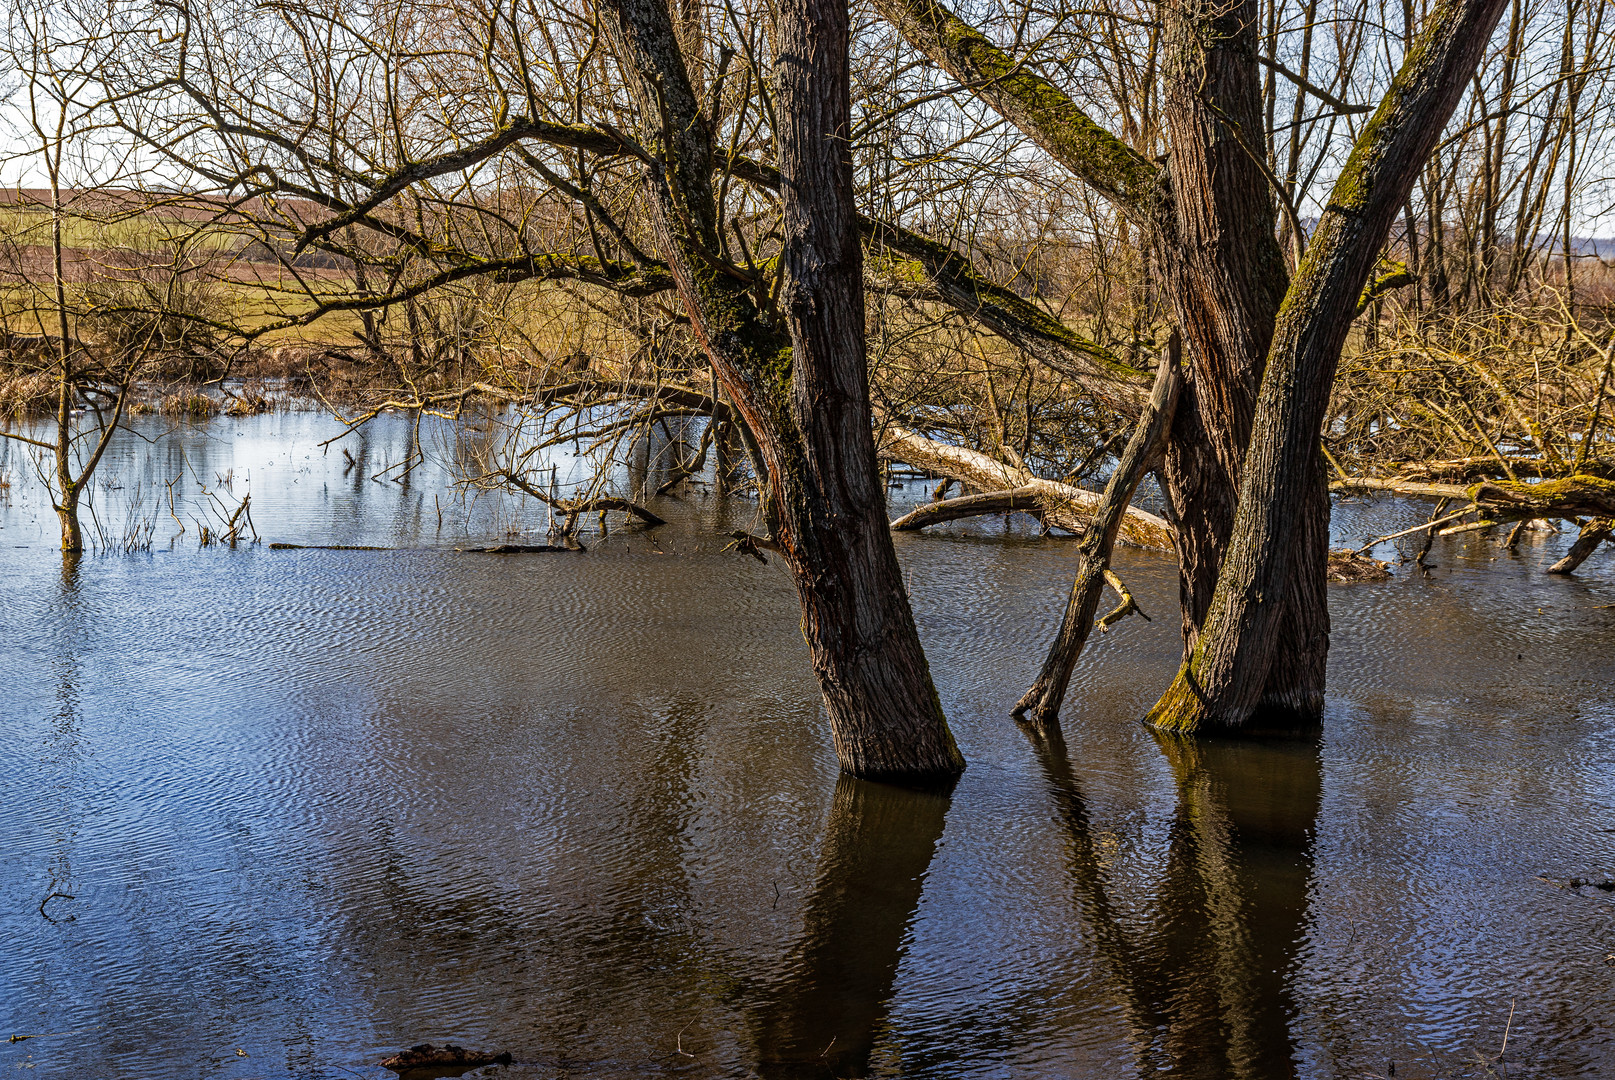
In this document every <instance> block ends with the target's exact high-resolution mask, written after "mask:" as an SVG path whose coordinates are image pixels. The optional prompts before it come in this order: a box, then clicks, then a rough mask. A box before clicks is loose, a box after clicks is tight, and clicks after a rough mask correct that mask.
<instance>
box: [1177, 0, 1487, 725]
mask: <svg viewBox="0 0 1615 1080" xmlns="http://www.w3.org/2000/svg"><path fill="white" fill-rule="evenodd" d="M1505 2H1506V0H1446V2H1445V3H1440V4H1437V5H1436V6H1435V7H1434V8H1433V9H1432V10H1431V12H1430V14H1429V16H1428V20H1427V22H1426V27H1425V30H1424V31H1423V32H1422V33H1421V34H1420V35H1419V38H1418V40H1416V41H1415V42H1414V43H1413V45H1412V47H1411V48H1410V49H1409V50H1408V54H1407V59H1406V60H1405V61H1404V63H1403V67H1402V70H1401V72H1399V73H1398V75H1397V77H1396V79H1395V81H1394V82H1393V83H1392V87H1391V91H1390V93H1389V94H1387V96H1386V98H1385V100H1384V101H1383V102H1382V103H1381V104H1380V107H1379V109H1378V110H1377V111H1376V112H1375V114H1374V117H1373V119H1372V120H1370V121H1369V123H1368V125H1367V126H1366V128H1365V130H1364V132H1363V134H1362V135H1361V136H1360V137H1359V138H1358V140H1357V145H1356V146H1355V147H1354V149H1353V151H1352V155H1351V157H1350V158H1349V159H1348V160H1347V162H1346V165H1345V168H1344V169H1343V170H1342V172H1341V176H1340V179H1339V180H1338V181H1337V182H1336V184H1335V188H1334V191H1333V192H1332V193H1331V196H1330V199H1329V202H1328V204H1327V205H1328V209H1327V210H1326V211H1325V213H1324V215H1323V217H1322V219H1321V220H1320V221H1319V223H1318V228H1317V230H1316V232H1315V233H1314V236H1313V239H1312V241H1311V244H1310V246H1309V247H1308V249H1307V253H1306V257H1305V258H1304V259H1303V260H1302V263H1301V266H1300V268H1299V269H1298V271H1297V275H1296V280H1295V282H1294V283H1293V285H1292V286H1291V288H1290V290H1289V293H1288V295H1287V296H1286V298H1285V303H1284V307H1283V309H1282V310H1281V312H1280V314H1279V321H1278V326H1277V331H1276V333H1275V335H1274V343H1273V347H1272V349H1271V353H1270V356H1269V360H1268V364H1267V370H1266V372H1265V373H1264V375H1263V379H1262V385H1261V395H1260V398H1259V400H1258V407H1257V414H1256V421H1255V424H1254V429H1253V431H1252V434H1251V439H1250V447H1249V450H1248V452H1247V453H1246V457H1245V463H1244V469H1243V475H1242V476H1241V478H1240V494H1239V503H1238V510H1237V512H1236V514H1235V519H1234V528H1233V533H1232V536H1231V538H1230V542H1229V545H1228V550H1227V555H1226V556H1225V558H1224V559H1223V563H1222V567H1221V570H1220V573H1219V575H1218V580H1217V587H1216V590H1215V592H1214V594H1213V596H1212V601H1211V606H1210V608H1209V609H1208V611H1207V614H1206V621H1205V624H1204V626H1203V627H1202V630H1201V633H1200V636H1199V638H1198V640H1197V641H1196V642H1195V645H1194V649H1193V651H1192V652H1191V654H1190V656H1189V658H1188V659H1187V660H1186V661H1185V662H1184V664H1183V666H1182V668H1181V669H1180V670H1179V672H1178V675H1177V678H1176V679H1174V680H1173V683H1172V685H1171V686H1170V687H1169V688H1168V690H1167V692H1166V693H1165V694H1164V695H1163V696H1162V698H1161V700H1160V701H1159V702H1158V703H1157V704H1156V706H1155V708H1154V709H1153V710H1152V711H1151V713H1150V716H1149V719H1150V721H1151V722H1152V723H1154V724H1156V725H1157V726H1160V727H1163V728H1167V729H1170V730H1174V731H1203V730H1215V729H1229V728H1239V729H1247V730H1248V727H1249V725H1250V722H1251V721H1252V720H1253V719H1256V722H1257V723H1259V724H1260V723H1263V721H1262V720H1261V719H1259V718H1255V717H1254V716H1253V714H1254V713H1255V712H1256V710H1257V709H1258V706H1259V705H1261V704H1263V703H1264V701H1263V699H1264V690H1265V688H1266V687H1267V685H1268V681H1269V678H1270V675H1271V674H1272V673H1273V672H1274V670H1275V668H1277V667H1279V666H1280V665H1281V664H1282V662H1283V661H1282V651H1283V650H1284V649H1285V648H1288V647H1290V645H1291V644H1292V642H1291V640H1290V639H1291V637H1292V636H1293V634H1294V630H1293V629H1292V628H1291V627H1290V626H1287V625H1286V616H1289V615H1290V614H1291V613H1292V612H1293V611H1294V610H1295V609H1296V608H1298V607H1302V606H1305V605H1307V604H1309V603H1310V602H1311V601H1310V599H1309V598H1308V597H1307V595H1306V594H1305V593H1301V592H1298V590H1297V588H1296V574H1295V567H1296V564H1297V560H1298V557H1299V558H1303V559H1304V558H1306V557H1308V556H1310V553H1311V552H1310V547H1311V545H1312V544H1315V543H1316V537H1315V535H1314V534H1313V533H1312V532H1311V530H1312V529H1313V528H1315V527H1316V524H1317V523H1316V521H1315V516H1316V515H1315V510H1314V508H1315V507H1316V506H1317V504H1318V502H1319V500H1321V499H1323V498H1326V496H1325V495H1324V494H1323V491H1324V488H1323V470H1322V466H1321V463H1320V461H1319V457H1320V455H1319V452H1318V436H1319V431H1320V429H1321V426H1322V423H1323V415H1324V411H1325V409H1326V408H1327V406H1328V400H1329V390H1330V387H1331V385H1332V384H1333V381H1334V374H1335V367H1336V364H1337V363H1338V361H1339V359H1340V349H1341V346H1342V344H1343V343H1344V341H1345V337H1346V332H1347V331H1348V330H1349V329H1350V327H1351V322H1352V319H1353V318H1354V317H1355V314H1356V309H1357V301H1358V298H1359V297H1360V296H1361V295H1362V291H1363V287H1364V285H1365V283H1366V282H1367V280H1368V275H1369V272H1370V271H1371V270H1372V269H1373V266H1374V261H1375V260H1376V259H1377V258H1378V256H1379V251H1380V248H1381V247H1382V246H1383V244H1384V242H1385V236H1386V234H1387V233H1388V231H1389V229H1390V226H1391V222H1392V219H1393V218H1394V216H1395V215H1396V213H1397V211H1398V209H1399V208H1400V207H1401V206H1402V204H1403V202H1404V201H1405V200H1406V198H1407V196H1408V193H1409V191H1410V190H1411V188H1412V185H1413V182H1414V180H1415V179H1416V177H1417V176H1418V173H1419V170H1420V169H1421V168H1422V167H1423V165H1424V163H1425V161H1426V160H1427V159H1428V157H1429V154H1430V151H1431V149H1432V148H1433V147H1434V145H1435V141H1436V139H1437V138H1438V137H1439V135H1440V133H1441V129H1442V128H1443V127H1444V126H1445V124H1446V121H1447V119H1448V117H1449V116H1451V114H1452V110H1453V108H1454V107H1455V106H1456V105H1457V103H1458V99H1459V98H1460V97H1461V96H1462V94H1463V91H1464V87H1465V83H1466V81H1467V80H1468V78H1469V76H1470V75H1471V74H1472V73H1473V71H1474V69H1475V65H1476V63H1478V61H1479V58H1480V54H1481V51H1482V49H1484V47H1485V45H1486V41H1487V38H1488V36H1489V35H1490V33H1491V30H1492V28H1493V27H1494V26H1495V25H1496V22H1497V18H1498V16H1499V14H1500V13H1501V11H1502V7H1503V4H1504V3H1505ZM1320 577H1321V575H1320ZM1320 588H1321V585H1320ZM1320 685H1321V684H1320ZM1275 704H1280V705H1282V704H1283V703H1282V702H1280V703H1275ZM1308 711H1310V707H1308V708H1307V709H1304V710H1303V712H1302V714H1300V715H1299V716H1292V717H1291V719H1296V718H1299V719H1310V718H1311V717H1310V716H1308V715H1306V713H1307V712H1308ZM1264 726H1265V725H1264Z"/></svg>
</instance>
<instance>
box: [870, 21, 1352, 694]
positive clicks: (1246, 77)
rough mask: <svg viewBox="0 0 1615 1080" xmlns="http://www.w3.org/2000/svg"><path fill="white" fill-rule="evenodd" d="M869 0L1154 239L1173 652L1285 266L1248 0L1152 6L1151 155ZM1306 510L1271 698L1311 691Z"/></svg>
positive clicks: (1317, 572) (1008, 70)
mask: <svg viewBox="0 0 1615 1080" xmlns="http://www.w3.org/2000/svg"><path fill="white" fill-rule="evenodd" d="M875 6H876V8H877V10H879V11H880V13H881V15H882V17H884V18H885V19H887V20H888V21H889V22H891V23H892V24H893V25H894V26H895V27H897V29H898V30H899V31H900V32H901V33H902V34H903V36H904V37H905V38H906V39H907V40H908V41H909V43H910V44H911V45H913V46H914V47H915V48H917V49H919V50H920V51H921V52H924V53H925V54H926V55H927V56H928V57H930V59H931V60H933V61H934V62H935V63H937V64H938V65H939V66H941V67H942V68H944V69H945V70H947V71H948V72H949V73H950V74H951V75H953V76H954V77H955V78H957V79H958V80H959V81H960V82H961V83H962V84H964V85H965V86H968V87H970V89H971V92H972V93H974V94H976V95H977V96H978V97H980V98H981V99H982V100H983V101H984V102H986V103H987V104H988V105H990V106H992V107H993V108H994V109H996V110H997V111H998V112H999V113H1000V114H1001V115H1003V116H1004V117H1005V118H1006V119H1008V120H1009V121H1010V122H1012V123H1014V124H1015V125H1016V126H1017V127H1019V128H1020V129H1021V130H1022V131H1023V132H1025V133H1026V134H1027V135H1028V136H1029V137H1030V138H1032V139H1033V140H1035V141H1036V142H1037V143H1038V144H1039V145H1041V146H1042V147H1043V148H1044V149H1046V150H1047V151H1048V152H1049V153H1050V154H1051V155H1052V156H1053V157H1054V158H1055V159H1056V160H1058V161H1059V162H1060V163H1061V164H1062V165H1064V166H1065V167H1066V168H1068V169H1070V170H1071V172H1072V173H1073V174H1074V175H1075V176H1077V177H1078V178H1079V179H1081V180H1082V181H1084V182H1085V183H1086V184H1088V185H1089V186H1090V187H1091V188H1093V189H1094V190H1095V191H1097V192H1099V193H1100V194H1101V195H1103V196H1105V197H1106V198H1107V199H1109V200H1110V202H1111V203H1112V205H1114V206H1115V207H1116V209H1117V210H1118V212H1120V213H1121V214H1123V215H1125V216H1126V217H1127V218H1128V219H1129V220H1130V221H1132V222H1134V223H1135V224H1137V225H1138V226H1140V227H1141V228H1142V229H1143V230H1145V231H1146V232H1147V233H1148V234H1150V235H1151V236H1152V237H1153V243H1154V246H1155V248H1156V250H1158V251H1160V252H1161V253H1162V257H1163V270H1164V272H1165V282H1164V286H1165V290H1166V293H1167V295H1168V297H1169V299H1170V301H1171V305H1172V308H1173V312H1174V315H1175V318H1176V320H1177V322H1178V324H1179V326H1180V328H1181V332H1182V334H1183V348H1184V356H1185V361H1186V364H1185V366H1186V368H1187V369H1188V371H1189V373H1190V374H1192V376H1193V377H1192V379H1191V380H1190V381H1188V382H1187V384H1186V385H1185V387H1184V389H1183V391H1182V400H1181V401H1180V402H1179V405H1178V408H1177V411H1176V415H1175V419H1174V424H1173V428H1172V431H1171V434H1170V437H1169V441H1168V447H1167V451H1166V460H1165V464H1164V467H1163V469H1162V474H1163V478H1164V480H1165V481H1166V484H1165V487H1166V491H1165V494H1166V496H1167V498H1168V500H1169V501H1170V502H1171V503H1172V505H1173V509H1174V512H1175V515H1176V518H1177V525H1178V528H1177V536H1176V541H1177V543H1176V546H1177V551H1178V559H1179V573H1180V578H1179V585H1180V594H1181V595H1180V600H1181V607H1182V615H1183V637H1184V652H1185V655H1188V654H1189V652H1190V650H1192V648H1193V647H1194V644H1195V641H1196V638H1197V636H1198V633H1199V630H1200V626H1201V623H1202V621H1203V620H1204V618H1205V614H1206V612H1207V611H1208V610H1209V608H1210V605H1211V597H1212V594H1213V592H1214V589H1215V583H1216V576H1217V569H1218V567H1219V565H1220V564H1221V561H1222V556H1223V552H1224V551H1225V549H1226V546H1227V540H1228V535H1229V531H1230V529H1231V528H1232V525H1233V519H1234V506H1235V501H1236V496H1237V493H1238V485H1239V470H1240V467H1241V462H1242V460H1243V457H1244V453H1245V447H1246V443H1247V441H1248V439H1249V436H1250V430H1251V428H1250V425H1251V417H1252V416H1253V414H1254V412H1255V404H1256V393H1257V387H1258V386H1259V384H1260V379H1261V372H1262V364H1263V362H1264V360H1265V358H1266V355H1267V349H1268V344H1269V342H1270V340H1271V338H1272V333H1273V323H1274V319H1275V317H1276V315H1277V313H1278V309H1279V304H1280V301H1281V300H1282V298H1283V296H1284V290H1285V286H1286V282H1287V275H1286V271H1285V267H1284V260H1283V256H1282V253H1281V252H1280V250H1279V247H1278V243H1277V241H1276V240H1275V238H1274V223H1275V222H1274V209H1273V199H1272V194H1271V190H1270V188H1269V185H1268V180H1267V177H1266V174H1265V172H1264V170H1263V169H1262V167H1261V165H1260V164H1259V163H1258V161H1257V158H1256V157H1255V156H1254V154H1255V153H1259V152H1260V150H1261V147H1262V145H1263V143H1262V139H1261V138H1260V137H1259V133H1260V132H1261V131H1262V126H1261V124H1262V115H1261V108H1260V105H1261V98H1260V79H1259V77H1258V74H1257V69H1256V59H1255V56H1256V38H1255V19H1254V11H1255V6H1256V5H1255V0H1239V2H1237V3H1234V4H1232V5H1218V4H1214V3H1209V2H1199V0H1197V2H1193V3H1189V4H1186V5H1165V6H1164V7H1165V8H1166V9H1167V10H1166V12H1165V17H1166V22H1167V25H1166V41H1165V56H1164V59H1165V61H1166V64H1165V70H1164V75H1165V77H1166V79H1167V80H1168V93H1167V100H1166V119H1167V123H1168V133H1169V136H1170V138H1171V142H1172V153H1171V154H1170V155H1169V157H1168V159H1167V164H1166V165H1165V166H1162V165H1160V164H1158V163H1156V162H1152V161H1150V160H1148V159H1147V158H1145V157H1144V156H1143V155H1141V154H1139V153H1138V152H1137V151H1135V150H1134V149H1133V148H1132V147H1130V146H1128V145H1127V144H1125V143H1123V142H1122V141H1121V140H1119V139H1118V138H1116V137H1115V136H1114V135H1112V134H1111V133H1110V132H1108V131H1106V130H1105V129H1104V128H1103V127H1102V126H1100V125H1099V124H1097V123H1095V122H1094V120H1093V119H1092V118H1091V117H1089V116H1088V115H1087V114H1085V113H1084V112H1083V111H1082V110H1081V109H1080V108H1079V107H1078V106H1077V105H1076V104H1075V102H1073V101H1072V99H1071V98H1070V97H1069V96H1068V95H1066V94H1065V93H1064V92H1062V91H1061V90H1060V89H1059V88H1058V87H1056V86H1054V85H1053V84H1052V83H1050V82H1049V81H1048V80H1047V79H1045V78H1043V77H1042V76H1040V75H1038V74H1037V73H1036V71H1035V70H1033V69H1032V68H1031V67H1029V66H1027V65H1024V64H1022V63H1019V62H1017V61H1016V60H1015V58H1013V57H1011V56H1009V55H1008V54H1007V53H1005V52H1004V51H1003V50H1001V49H999V48H998V47H997V46H995V45H994V44H993V43H992V42H991V41H990V40H988V39H987V38H986V36H985V35H983V34H981V33H980V32H979V31H977V30H975V29H974V28H973V27H971V26H969V25H968V24H966V23H965V22H964V21H962V20H961V19H959V18H958V17H957V16H956V15H954V14H953V13H952V12H950V11H949V10H948V9H947V8H945V7H944V6H942V4H941V3H939V2H937V0H875ZM1085 385H1087V383H1086V382H1085ZM1140 404H1142V403H1141V402H1140ZM1129 411H1131V410H1129ZM1310 511H1311V516H1312V518H1313V520H1312V522H1311V527H1310V528H1309V530H1308V531H1307V532H1306V534H1305V537H1304V539H1305V541H1306V551H1307V554H1306V557H1305V558H1303V559H1299V560H1296V561H1295V563H1294V570H1293V573H1294V575H1295V578H1296V582H1295V588H1294V589H1293V590H1292V591H1293V593H1294V594H1295V595H1296V596H1297V597H1300V598H1301V602H1298V603H1297V605H1296V610H1295V612H1294V613H1293V615H1291V617H1290V618H1291V620H1292V623H1293V625H1291V626H1290V628H1289V633H1288V635H1287V641H1288V643H1289V644H1288V645H1287V647H1286V650H1285V654H1284V656H1283V657H1282V658H1281V662H1278V663H1275V664H1273V665H1271V668H1270V671H1271V678H1272V683H1273V685H1272V688H1271V697H1272V699H1273V700H1275V701H1279V702H1295V701H1303V702H1311V703H1314V704H1321V700H1322V690H1323V678H1324V660H1325V657H1326V654H1327V647H1328V613H1327V609H1326V606H1325V595H1324V574H1325V570H1324V565H1325V560H1326V558H1327V550H1326V548H1327V523H1328V516H1327V515H1328V502H1327V497H1326V496H1325V495H1324V494H1322V493H1320V494H1319V496H1318V502H1317V504H1316V505H1314V506H1312V507H1311V508H1310Z"/></svg>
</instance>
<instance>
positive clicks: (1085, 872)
mask: <svg viewBox="0 0 1615 1080" xmlns="http://www.w3.org/2000/svg"><path fill="white" fill-rule="evenodd" d="M1156 738H1157V741H1158V742H1159V744H1160V746H1161V750H1162V752H1163V753H1164V754H1165V755H1166V758H1167V761H1168V762H1169V764H1170V766H1171V769H1172V772H1173V775H1174V777H1175V778H1176V781H1177V788H1178V799H1177V809H1176V812H1175V813H1174V815H1173V819H1172V823H1171V826H1170V829H1169V832H1168V841H1167V853H1166V862H1165V871H1164V874H1163V876H1162V879H1161V881H1160V884H1159V887H1158V889H1157V890H1156V892H1155V895H1154V896H1153V897H1151V898H1149V900H1148V901H1147V902H1146V903H1144V904H1142V905H1136V906H1135V905H1127V907H1128V909H1129V910H1140V911H1142V912H1143V914H1142V915H1141V916H1139V917H1138V918H1135V919H1131V920H1127V919H1124V918H1123V917H1122V916H1121V914H1120V913H1119V910H1120V908H1121V905H1119V904H1116V903H1114V902H1113V899H1112V896H1111V892H1110V889H1109V887H1108V885H1107V881H1106V874H1105V870H1104V860H1103V858H1102V856H1101V852H1100V849H1099V847H1098V845H1097V844H1096V841H1095V836H1094V831H1093V828H1092V826H1091V823H1090V820H1089V816H1088V809H1087V805H1086V803H1085V802H1084V800H1083V797H1082V792H1081V790H1080V788H1079V786H1078V783H1077V779H1076V776H1075V774H1074V773H1073V771H1072V768H1071V763H1070V760H1069V758H1068V757H1067V754H1066V748H1065V743H1064V740H1063V739H1062V738H1061V736H1060V734H1059V733H1058V732H1057V731H1056V732H1054V733H1053V734H1052V735H1049V736H1046V737H1041V738H1037V739H1035V740H1034V743H1035V747H1036V752H1037V754H1038V757H1039V759H1040V761H1041V764H1042V766H1043V769H1044V771H1045V774H1046V776H1047V779H1048V784H1049V790H1050V794H1051V795H1052V797H1053V799H1054V802H1055V807H1056V811H1057V815H1058V817H1059V820H1060V821H1061V823H1062V825H1063V826H1064V828H1065V832H1066V845H1067V862H1068V865H1069V867H1070V873H1071V879H1072V884H1073V886H1074V888H1075V892H1076V898H1077V902H1078V904H1079V907H1080V909H1081V910H1082V912H1083V915H1084V917H1085V920H1086V921H1087V922H1088V924H1089V929H1090V931H1091V932H1092V933H1093V935H1094V937H1095V941H1096V943H1097V945H1098V951H1099V953H1100V955H1102V956H1103V957H1104V958H1105V960H1106V962H1107V963H1108V965H1109V966H1110V968H1111V975H1112V977H1113V978H1114V980H1115V983H1116V985H1117V989H1118V991H1119V994H1118V996H1119V998H1120V1000H1121V1001H1122V1004H1123V1008H1124V1009H1125V1012H1126V1015H1127V1020H1128V1027H1129V1028H1130V1032H1131V1038H1132V1042H1133V1047H1134V1054H1135V1057H1136V1063H1137V1067H1138V1071H1139V1074H1140V1075H1144V1076H1179V1077H1192V1078H1195V1080H1222V1078H1241V1080H1244V1078H1249V1080H1274V1078H1282V1077H1292V1076H1295V1075H1296V1070H1297V1061H1296V1051H1295V1046H1294V1043H1293V1041H1292V1035H1291V1027H1292V1022H1293V1021H1294V1019H1295V1015H1296V1006H1295V1000H1294V997H1293V995H1292V992H1291V988H1290V978H1291V975H1292V974H1293V972H1292V969H1293V967H1294V964H1295V961H1296V958H1297V953H1298V950H1299V948H1300V944H1301V940H1302V936H1303V932H1304V923H1305V920H1306V905H1307V888H1308V883H1309V879H1310V877H1311V871H1312V844H1313V826H1314V824H1315V823H1316V821H1317V816H1318V805H1319V799H1320V794H1321V790H1322V775H1323V774H1322V763H1321V760H1320V757H1319V753H1318V747H1317V745H1316V744H1315V743H1313V742H1289V741H1285V742H1259V741H1233V740H1211V739H1200V740H1191V739H1185V738H1181V737H1178V736H1170V735H1157V737H1156ZM1129 923H1131V925H1129Z"/></svg>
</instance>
